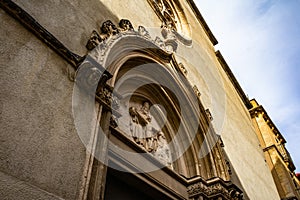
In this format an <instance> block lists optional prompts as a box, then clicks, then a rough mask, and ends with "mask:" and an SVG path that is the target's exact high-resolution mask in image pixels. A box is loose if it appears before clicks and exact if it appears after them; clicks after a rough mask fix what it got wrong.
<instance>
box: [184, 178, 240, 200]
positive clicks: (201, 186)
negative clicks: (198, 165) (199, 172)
mask: <svg viewBox="0 0 300 200" xmlns="http://www.w3.org/2000/svg"><path fill="white" fill-rule="evenodd" d="M187 189H188V194H189V197H190V198H193V199H197V198H199V197H205V198H209V199H210V198H218V197H220V198H221V199H223V200H242V199H243V194H242V191H241V190H240V189H239V188H237V187H236V186H235V185H234V184H232V183H231V182H224V181H222V180H221V179H216V180H213V181H207V182H206V181H204V180H202V179H200V180H199V181H198V182H196V183H193V184H191V185H189V186H188V188H187Z"/></svg>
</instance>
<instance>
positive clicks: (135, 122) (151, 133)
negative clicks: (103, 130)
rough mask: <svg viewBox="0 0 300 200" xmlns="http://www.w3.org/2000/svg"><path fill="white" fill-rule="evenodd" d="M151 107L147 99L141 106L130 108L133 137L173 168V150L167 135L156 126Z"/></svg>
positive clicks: (130, 124)
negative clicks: (171, 150) (153, 121)
mask: <svg viewBox="0 0 300 200" xmlns="http://www.w3.org/2000/svg"><path fill="white" fill-rule="evenodd" d="M149 108H150V104H149V102H148V101H145V102H144V103H143V105H142V107H141V108H137V107H134V106H132V107H130V108H129V114H130V117H131V118H130V122H129V126H130V134H131V137H132V138H133V140H134V141H135V142H136V143H137V144H138V145H140V146H141V147H142V148H144V149H145V150H146V151H147V152H149V153H152V154H153V156H154V157H156V158H157V159H158V160H159V161H161V162H162V163H163V164H164V165H166V166H169V167H171V168H172V159H171V152H170V148H169V146H168V143H167V140H166V137H165V135H164V133H163V132H162V131H159V130H157V129H156V128H154V126H153V124H152V116H151V114H150V110H149Z"/></svg>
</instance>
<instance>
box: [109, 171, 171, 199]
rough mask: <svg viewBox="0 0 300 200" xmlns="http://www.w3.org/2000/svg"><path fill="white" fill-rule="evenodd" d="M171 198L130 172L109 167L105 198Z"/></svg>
mask: <svg viewBox="0 0 300 200" xmlns="http://www.w3.org/2000/svg"><path fill="white" fill-rule="evenodd" d="M141 199H143V200H157V199H160V200H169V199H170V198H169V197H167V196H166V195H164V194H163V193H161V192H159V191H158V190H156V189H155V188H153V187H151V186H150V185H149V184H147V183H145V182H143V181H142V180H140V179H139V178H137V177H135V176H134V175H132V174H130V173H125V172H120V171H116V170H113V169H111V168H109V169H108V172H107V178H106V186H105V200H141Z"/></svg>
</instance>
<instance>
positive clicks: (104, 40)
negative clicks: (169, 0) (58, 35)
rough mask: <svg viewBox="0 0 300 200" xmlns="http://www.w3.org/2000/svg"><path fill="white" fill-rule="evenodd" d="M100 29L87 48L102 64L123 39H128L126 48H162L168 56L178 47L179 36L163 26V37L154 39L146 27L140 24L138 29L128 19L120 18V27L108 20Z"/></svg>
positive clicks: (137, 49) (95, 32)
mask: <svg viewBox="0 0 300 200" xmlns="http://www.w3.org/2000/svg"><path fill="white" fill-rule="evenodd" d="M100 31H101V32H100V34H99V33H98V32H97V31H95V30H94V31H93V32H92V34H91V36H90V39H89V40H88V42H87V44H86V48H87V49H88V50H89V51H90V52H89V55H91V56H92V57H94V58H95V59H96V60H97V61H98V62H99V63H100V64H102V65H103V64H105V63H106V64H107V62H105V61H106V60H105V58H106V57H107V54H108V53H109V50H110V49H111V47H112V46H113V45H114V44H115V43H117V42H118V41H120V40H122V39H124V41H126V39H127V43H125V44H124V45H125V46H124V48H128V49H131V50H135V51H139V50H140V48H141V46H144V49H146V48H149V50H150V49H155V48H156V49H161V50H162V51H163V52H164V54H166V55H167V56H168V57H170V55H171V54H172V53H173V52H175V51H176V50H177V47H178V43H177V38H176V36H175V34H173V32H172V31H170V30H168V29H166V28H162V36H163V38H160V37H158V36H157V37H155V38H154V39H153V38H152V37H151V36H150V34H149V32H148V31H147V29H146V28H145V27H143V26H139V27H138V30H137V31H136V30H134V28H133V26H132V24H131V22H130V21H129V20H126V19H121V20H120V22H119V27H117V26H116V25H114V24H113V23H112V21H110V20H107V21H105V22H104V23H103V24H102V26H101V28H100ZM130 38H131V39H134V41H135V43H136V44H134V43H133V42H132V41H133V40H131V42H130V41H129V40H130ZM145 42H146V43H145ZM143 43H144V44H143ZM141 44H142V45H141ZM126 45H127V46H126ZM147 45H148V46H147Z"/></svg>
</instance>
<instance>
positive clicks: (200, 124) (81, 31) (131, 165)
mask: <svg viewBox="0 0 300 200" xmlns="http://www.w3.org/2000/svg"><path fill="white" fill-rule="evenodd" d="M200 11H201V8H197V7H196V5H195V2H194V1H193V0H123V1H119V0H64V1H63V0H47V1H45V0H27V1H24V0H23V1H22V0H0V57H1V59H0V66H1V72H0V82H1V88H0V91H1V96H0V101H1V118H0V126H1V134H0V199H1V200H37V199H38V200H59V199H67V200H86V199H88V200H93V199H96V200H97V199H98V200H100V199H101V200H102V199H104V200H137V199H139V200H140V199H143V200H144V199H145V200H151V199H152V200H167V199H176V200H177V199H178V200H179V199H186V200H280V199H281V200H300V181H299V179H300V178H299V175H298V174H296V173H295V170H296V167H295V165H294V164H293V161H292V159H291V156H290V154H289V152H288V151H287V149H286V148H285V143H286V141H285V139H284V137H283V136H282V134H281V133H280V131H279V130H278V129H277V127H276V125H275V124H274V123H273V121H272V119H271V116H269V115H268V113H267V111H266V110H265V109H264V107H263V106H262V105H260V104H259V102H258V101H257V100H255V99H252V100H251V99H249V98H248V97H247V96H246V95H245V92H244V91H243V89H242V87H241V86H240V85H239V83H238V81H237V80H236V78H235V76H234V74H233V73H232V71H231V70H230V67H229V66H228V64H227V63H226V61H225V58H224V57H223V56H222V53H221V52H220V51H216V50H215V47H214V46H215V45H216V44H217V43H218V41H217V39H216V37H215V36H214V35H213V33H212V32H211V30H210V29H209V27H208V25H207V23H206V22H205V19H204V18H203V16H202V15H201V13H200Z"/></svg>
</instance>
